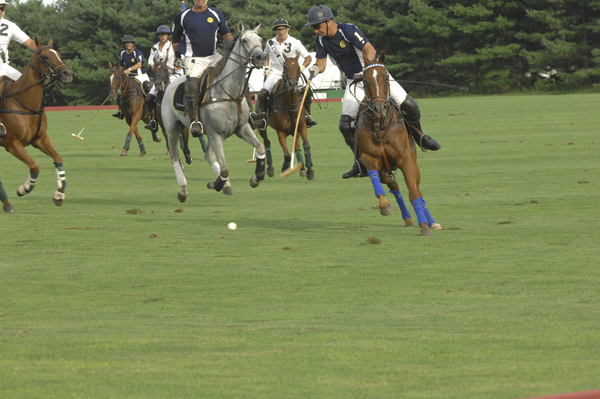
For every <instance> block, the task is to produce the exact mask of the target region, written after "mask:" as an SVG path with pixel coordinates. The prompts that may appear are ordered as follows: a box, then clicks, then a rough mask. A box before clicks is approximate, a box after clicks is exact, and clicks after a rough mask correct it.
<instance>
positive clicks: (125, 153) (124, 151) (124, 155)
mask: <svg viewBox="0 0 600 399" xmlns="http://www.w3.org/2000/svg"><path fill="white" fill-rule="evenodd" d="M121 156H122V157H126V156H127V150H126V149H123V151H121Z"/></svg>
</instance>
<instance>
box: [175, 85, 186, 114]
mask: <svg viewBox="0 0 600 399" xmlns="http://www.w3.org/2000/svg"><path fill="white" fill-rule="evenodd" d="M173 109H175V111H178V112H181V113H183V112H185V82H182V83H179V86H177V88H176V89H175V95H174V96H173Z"/></svg>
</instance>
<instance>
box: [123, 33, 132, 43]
mask: <svg viewBox="0 0 600 399" xmlns="http://www.w3.org/2000/svg"><path fill="white" fill-rule="evenodd" d="M123 43H133V44H135V39H134V38H133V36H131V35H125V37H124V38H123Z"/></svg>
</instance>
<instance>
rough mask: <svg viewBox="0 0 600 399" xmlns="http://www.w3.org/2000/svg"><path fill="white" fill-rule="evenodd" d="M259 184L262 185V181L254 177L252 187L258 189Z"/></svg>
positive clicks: (251, 179)
mask: <svg viewBox="0 0 600 399" xmlns="http://www.w3.org/2000/svg"><path fill="white" fill-rule="evenodd" d="M259 184H260V180H258V179H257V178H256V176H252V177H251V178H250V187H252V188H256V187H258V185H259Z"/></svg>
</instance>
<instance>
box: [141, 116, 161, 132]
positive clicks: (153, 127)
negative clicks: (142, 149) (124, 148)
mask: <svg viewBox="0 0 600 399" xmlns="http://www.w3.org/2000/svg"><path fill="white" fill-rule="evenodd" d="M144 127H145V128H146V129H148V130H151V131H152V132H154V133H156V132H157V131H158V124H157V123H156V120H154V119H151V120H150V122H148V124H147V125H145V126H144Z"/></svg>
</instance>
